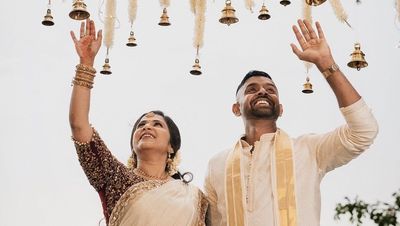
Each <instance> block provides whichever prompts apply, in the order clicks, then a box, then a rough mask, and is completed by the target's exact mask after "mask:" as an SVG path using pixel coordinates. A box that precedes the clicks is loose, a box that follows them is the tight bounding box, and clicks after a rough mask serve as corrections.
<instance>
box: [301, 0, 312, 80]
mask: <svg viewBox="0 0 400 226" xmlns="http://www.w3.org/2000/svg"><path fill="white" fill-rule="evenodd" d="M303 19H305V20H307V21H308V22H310V23H311V24H313V19H312V7H311V6H310V5H309V4H307V3H306V1H303ZM303 62H304V67H306V69H307V73H308V71H309V70H310V68H311V67H312V64H311V63H310V62H307V61H303Z"/></svg>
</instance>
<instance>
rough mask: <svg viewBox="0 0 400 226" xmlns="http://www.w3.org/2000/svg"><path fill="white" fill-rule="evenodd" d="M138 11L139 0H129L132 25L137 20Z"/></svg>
mask: <svg viewBox="0 0 400 226" xmlns="http://www.w3.org/2000/svg"><path fill="white" fill-rule="evenodd" d="M136 12H137V0H129V6H128V15H129V23H131V25H132V24H133V22H134V21H135V20H136Z"/></svg>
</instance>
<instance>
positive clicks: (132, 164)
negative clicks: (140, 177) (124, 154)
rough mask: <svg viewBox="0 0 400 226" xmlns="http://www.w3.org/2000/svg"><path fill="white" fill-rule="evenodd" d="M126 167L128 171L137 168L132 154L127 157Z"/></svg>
mask: <svg viewBox="0 0 400 226" xmlns="http://www.w3.org/2000/svg"><path fill="white" fill-rule="evenodd" d="M127 167H128V169H134V168H136V167H137V162H136V155H135V154H134V153H132V155H131V156H130V157H129V159H128V163H127Z"/></svg>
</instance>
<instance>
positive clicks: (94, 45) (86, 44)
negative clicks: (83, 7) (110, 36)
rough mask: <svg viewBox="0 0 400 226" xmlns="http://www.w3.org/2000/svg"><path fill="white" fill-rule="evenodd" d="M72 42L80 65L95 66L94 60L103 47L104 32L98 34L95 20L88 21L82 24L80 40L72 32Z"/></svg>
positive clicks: (100, 31)
mask: <svg viewBox="0 0 400 226" xmlns="http://www.w3.org/2000/svg"><path fill="white" fill-rule="evenodd" d="M70 33H71V37H72V40H73V41H74V44H75V49H76V52H77V53H78V56H79V58H80V63H81V64H84V65H88V66H93V63H94V58H95V57H96V55H97V52H98V51H99V49H100V47H101V41H102V38H103V35H102V30H99V31H98V32H97V36H96V28H95V25H94V22H93V20H89V19H87V20H86V23H85V22H82V23H81V29H80V32H79V37H80V38H79V40H78V39H77V38H76V36H75V33H74V32H73V31H71V32H70Z"/></svg>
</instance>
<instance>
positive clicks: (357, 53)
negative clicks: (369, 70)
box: [347, 43, 368, 71]
mask: <svg viewBox="0 0 400 226" xmlns="http://www.w3.org/2000/svg"><path fill="white" fill-rule="evenodd" d="M350 56H351V60H350V62H349V63H348V64H347V66H349V67H351V68H356V69H357V71H359V70H360V69H361V68H363V67H366V66H368V63H367V61H365V58H364V56H365V54H364V53H363V52H362V51H361V46H360V43H356V44H354V51H353V53H352V54H350Z"/></svg>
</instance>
